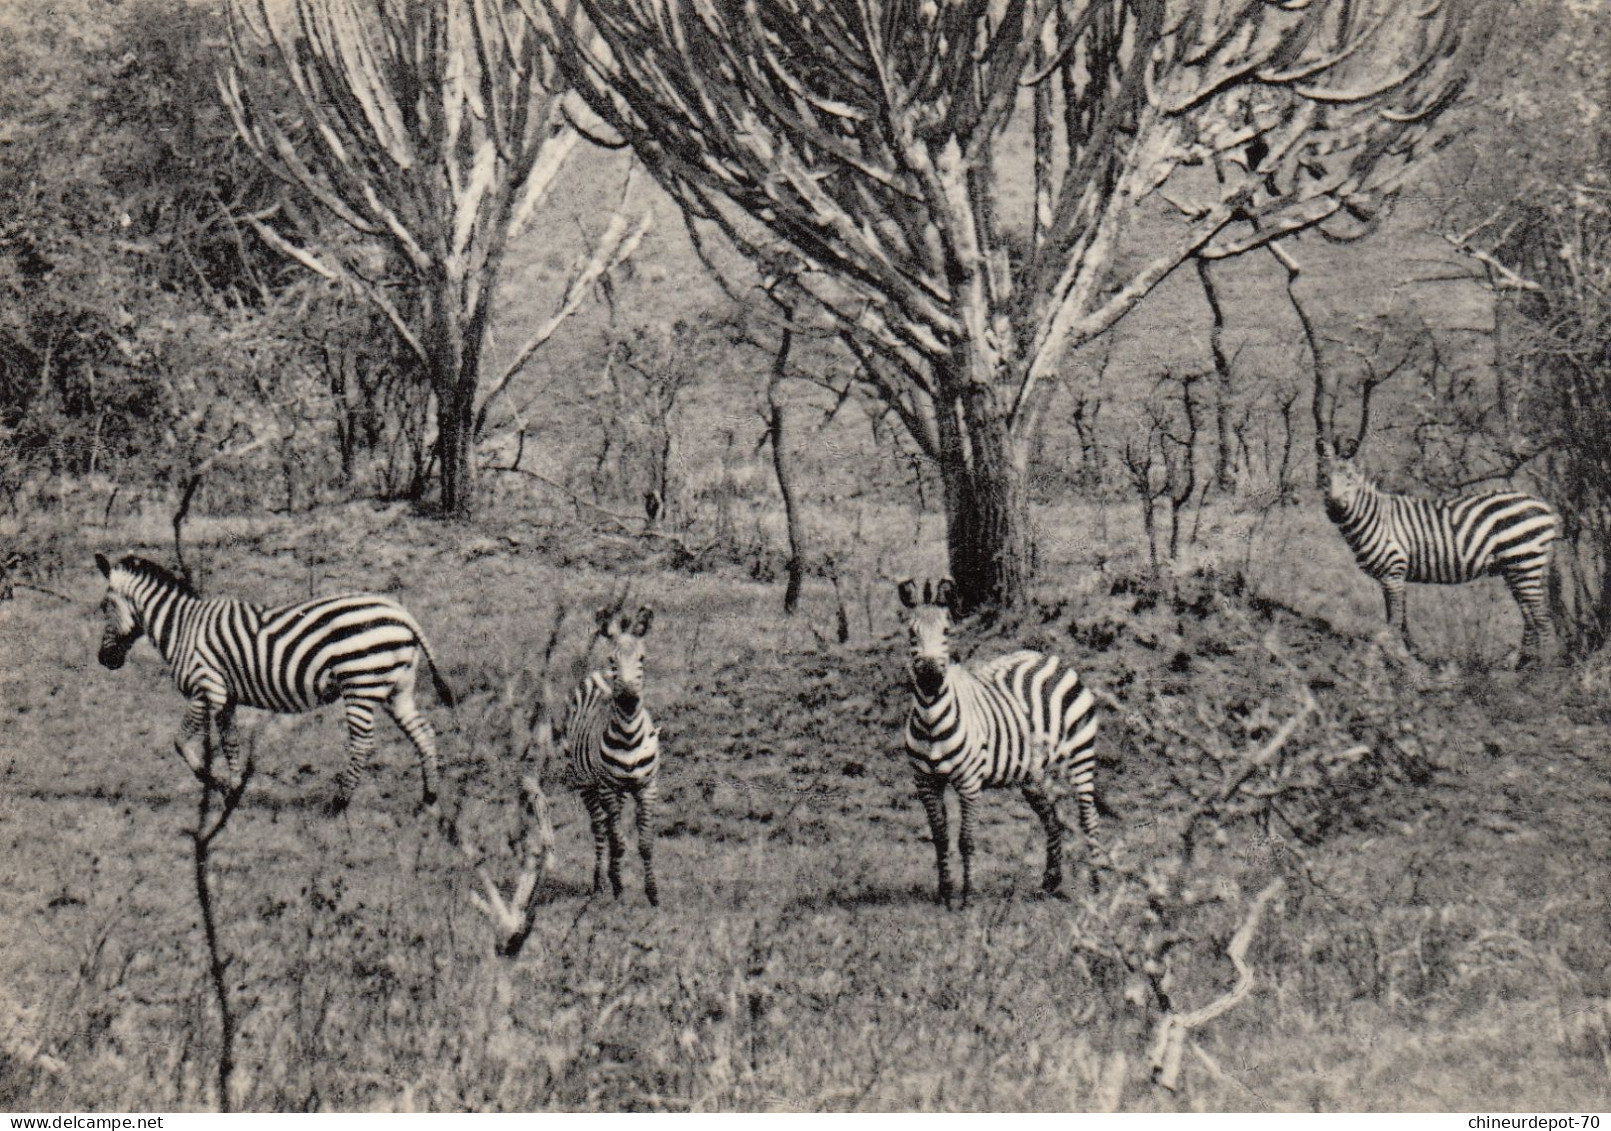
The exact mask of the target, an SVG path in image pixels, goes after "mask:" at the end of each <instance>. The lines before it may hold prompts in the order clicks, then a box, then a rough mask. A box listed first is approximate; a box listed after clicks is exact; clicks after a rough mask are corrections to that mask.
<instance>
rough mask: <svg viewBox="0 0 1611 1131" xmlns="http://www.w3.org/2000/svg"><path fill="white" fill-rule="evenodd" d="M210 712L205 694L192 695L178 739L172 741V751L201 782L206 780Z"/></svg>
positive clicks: (209, 703) (208, 700)
mask: <svg viewBox="0 0 1611 1131" xmlns="http://www.w3.org/2000/svg"><path fill="white" fill-rule="evenodd" d="M212 712H213V707H212V700H211V699H210V698H209V697H208V695H207V693H206V692H200V693H198V694H196V695H192V696H191V697H190V703H189V704H188V705H187V706H186V707H185V720H184V722H182V723H180V724H179V734H178V737H176V738H175V739H174V740H173V748H174V751H175V752H176V753H178V755H179V757H181V758H183V759H184V760H185V765H187V766H189V767H190V772H191V773H192V774H195V775H196V779H197V780H198V781H201V782H205V781H206V780H207V728H208V726H209V725H210V724H211V722H212Z"/></svg>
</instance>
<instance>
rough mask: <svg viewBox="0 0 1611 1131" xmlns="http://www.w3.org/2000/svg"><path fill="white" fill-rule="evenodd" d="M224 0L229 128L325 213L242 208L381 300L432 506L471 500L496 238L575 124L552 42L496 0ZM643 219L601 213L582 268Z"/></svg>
mask: <svg viewBox="0 0 1611 1131" xmlns="http://www.w3.org/2000/svg"><path fill="white" fill-rule="evenodd" d="M228 11H229V17H230V25H229V26H230V48H231V52H232V56H233V60H232V61H233V65H232V67H231V68H230V70H229V72H228V74H227V75H225V76H224V79H223V82H222V86H223V91H224V97H225V101H226V103H227V104H228V105H229V107H230V109H231V111H232V112H233V114H234V117H235V123H236V128H237V129H238V130H239V132H240V134H241V136H242V137H243V138H245V139H246V141H247V143H248V144H249V145H250V146H251V147H252V149H253V150H254V151H255V152H256V153H257V154H258V155H259V156H260V157H261V158H262V160H263V161H264V162H266V163H267V165H268V166H269V168H271V169H272V170H274V171H275V172H276V173H277V174H278V175H279V176H281V177H282V178H284V179H285V180H286V181H287V182H288V183H290V184H292V185H294V186H296V188H297V189H299V190H300V191H301V192H302V193H304V194H306V197H307V198H308V199H309V200H311V201H312V202H314V204H315V207H316V209H317V210H318V211H319V212H321V213H322V215H317V216H313V217H306V216H304V217H302V218H301V222H299V223H297V224H296V225H295V232H296V234H295V235H294V236H293V237H292V238H290V239H288V238H286V236H285V235H284V234H283V233H284V225H283V223H281V222H280V220H281V218H279V217H269V216H261V215H260V216H257V217H255V218H254V225H255V227H256V228H257V231H258V232H259V233H260V234H261V235H262V236H263V238H264V239H266V240H268V241H269V242H270V243H272V244H274V245H275V246H276V247H278V248H279V249H280V250H282V251H284V252H285V253H287V254H288V255H291V256H292V257H294V258H295V259H297V260H298V261H299V262H301V263H302V264H304V265H305V266H307V267H309V268H311V269H313V270H315V271H317V272H319V273H320V274H323V275H326V276H328V277H330V278H332V279H339V280H341V281H343V282H345V283H347V284H350V285H351V286H353V287H355V288H356V289H357V290H358V291H359V292H360V293H362V294H364V295H365V296H366V297H367V298H369V299H370V300H371V301H372V302H374V303H375V304H376V305H377V306H378V307H379V308H380V309H382V310H384V311H385V312H386V315H387V317H388V318H390V320H391V322H392V324H393V325H394V326H395V327H396V329H397V331H398V333H399V334H400V335H401V336H402V338H403V339H404V340H405V341H406V342H407V343H408V346H409V347H410V349H411V350H412V351H413V352H414V354H415V355H416V357H417V358H418V360H419V362H420V364H421V367H422V371H423V372H424V374H425V375H426V377H427V379H428V380H429V382H430V385H431V389H432V391H433V393H434V394H435V397H436V403H437V452H438V456H439V459H440V466H441V477H442V509H443V511H444V512H445V513H447V514H451V515H464V514H467V513H469V512H470V510H471V509H472V507H473V505H474V501H475V494H474V491H475V460H474V443H475V439H476V432H477V431H478V429H479V427H480V425H481V423H483V422H484V420H485V413H484V412H482V411H478V407H477V404H476V398H477V391H478V389H479V388H480V386H481V379H482V371H483V354H484V351H485V348H486V345H487V326H488V315H489V313H490V310H491V306H492V299H493V292H494V289H495V287H496V284H497V281H498V274H499V268H500V266H501V265H502V261H503V256H504V250H505V248H506V246H507V245H508V242H509V240H510V239H511V238H513V236H514V235H515V234H516V233H517V232H518V231H519V229H520V228H521V226H522V225H523V224H524V223H525V222H526V221H527V219H528V218H529V217H530V216H531V214H532V211H533V209H534V208H535V207H536V205H537V204H538V202H539V201H540V200H541V199H542V197H543V196H544V194H545V193H546V192H547V190H548V188H549V187H550V185H552V183H553V181H554V178H555V175H556V174H557V173H558V171H559V169H560V168H561V166H562V165H563V164H564V162H565V159H566V157H567V156H568V155H569V153H570V152H571V151H572V150H573V149H574V147H575V145H576V141H577V133H576V130H575V129H574V127H572V126H571V125H570V123H569V121H568V119H567V117H566V116H565V114H564V112H563V106H562V100H563V89H562V83H561V82H560V81H559V79H558V76H557V74H556V72H555V68H554V67H553V64H552V61H551V56H550V55H549V53H548V52H547V51H546V50H545V47H544V43H543V41H542V38H541V37H540V36H539V35H538V34H536V33H535V32H534V31H533V29H532V26H531V25H530V24H529V23H528V22H527V21H526V20H525V19H523V18H522V17H521V16H520V14H519V13H518V12H515V11H511V10H508V9H507V8H506V6H505V5H504V4H503V3H502V0H284V2H281V3H273V2H271V0H229V2H228ZM265 67H268V68H272V69H274V70H277V71H279V72H282V73H283V74H284V75H286V76H288V77H289V79H290V81H291V84H292V86H293V88H294V92H295V94H294V98H293V99H292V100H291V103H290V104H289V105H286V104H284V102H283V100H281V101H277V100H276V98H275V97H274V96H273V94H272V93H271V92H265V91H263V90H261V89H260V88H259V87H258V86H257V85H255V84H254V82H253V77H254V76H255V75H258V74H261V73H263V68H265ZM330 221H335V222H337V223H336V225H335V229H334V230H335V231H336V232H337V233H341V232H343V231H344V232H345V235H342V234H337V235H335V236H334V237H332V236H331V235H330V233H331V231H332V226H331V223H330ZM644 223H645V224H646V223H647V217H645V220H644ZM642 229H643V225H642V224H640V225H639V227H638V228H637V230H636V231H635V232H633V231H629V229H628V226H627V225H625V224H623V223H620V222H617V223H612V224H611V225H610V226H609V229H608V234H607V236H606V237H605V239H604V240H602V241H601V242H600V244H599V245H598V246H597V247H596V248H595V253H594V257H593V259H592V260H591V261H590V262H589V263H588V264H587V265H586V266H585V267H584V268H582V269H581V270H580V272H579V274H578V280H581V281H586V280H590V279H593V278H596V277H597V275H598V273H599V272H601V271H602V270H606V269H608V268H609V267H610V266H611V265H613V264H614V262H616V261H617V260H618V259H619V258H621V257H622V256H624V255H627V254H630V253H631V250H632V248H633V247H635V246H636V240H637V237H639V236H641V235H642ZM393 266H400V268H401V277H395V276H392V275H391V273H390V270H389V269H390V268H391V267H393ZM576 281H577V280H573V284H574V283H575V282H576ZM577 293H578V287H577V286H575V285H573V286H572V288H571V293H568V294H567V296H566V298H565V300H564V302H563V303H562V306H561V310H560V313H559V315H557V316H556V317H563V315H564V314H567V313H569V312H570V311H571V310H573V309H575V301H574V300H575V298H576V297H577ZM550 321H551V322H552V321H553V320H550ZM545 330H546V331H547V332H551V331H552V326H551V325H549V326H546V327H545ZM530 348H531V347H528V348H527V349H525V350H522V351H521V352H520V354H519V358H520V359H521V360H524V359H525V358H526V357H529V356H530ZM504 376H505V378H507V377H508V376H509V374H507V373H506V374H505V375H504ZM503 384H507V381H504V382H503ZM501 387H502V385H500V388H501ZM482 407H483V408H484V406H482Z"/></svg>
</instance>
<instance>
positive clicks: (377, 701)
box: [95, 554, 453, 812]
mask: <svg viewBox="0 0 1611 1131" xmlns="http://www.w3.org/2000/svg"><path fill="white" fill-rule="evenodd" d="M95 564H96V566H97V567H99V569H100V571H101V573H102V574H103V575H104V576H105V577H106V579H107V591H106V596H105V598H104V599H103V600H102V602H101V608H102V611H103V612H104V613H105V614H106V628H105V631H104V632H103V634H102V636H101V646H100V652H99V656H98V659H99V660H100V662H101V664H102V665H103V666H105V667H107V668H109V669H111V670H113V671H116V670H117V669H118V668H121V667H122V666H123V662H124V660H125V659H126V658H127V656H128V652H129V649H130V648H131V647H132V646H133V645H134V643H135V642H136V641H137V640H139V638H140V637H141V636H142V635H144V636H149V637H150V638H151V643H152V645H153V646H155V648H156V650H157V652H158V653H160V654H161V656H162V658H163V660H164V661H165V662H166V663H167V665H168V669H169V671H170V673H171V674H172V676H173V682H174V685H175V686H176V687H178V689H179V692H180V694H182V695H184V696H185V697H186V698H187V699H188V700H189V701H190V706H189V709H188V710H187V711H186V713H185V719H184V723H183V725H182V726H181V727H180V730H179V735H178V737H177V738H176V739H175V740H174V748H175V749H176V750H177V751H178V753H179V755H180V757H182V758H183V759H184V760H185V763H186V764H187V765H188V766H189V767H190V769H191V772H193V773H194V774H195V775H196V776H197V777H198V778H205V776H206V761H205V759H204V756H203V755H204V752H205V743H206V740H207V732H208V728H209V725H211V724H213V723H216V724H217V727H218V737H219V745H220V746H221V747H222V749H223V752H224V758H225V764H226V766H227V768H228V771H229V774H230V776H231V778H232V779H234V778H236V776H237V775H238V773H239V768H238V766H237V752H238V749H239V743H238V738H237V735H236V732H235V711H236V709H237V708H238V707H254V708H258V709H261V710H265V711H274V712H277V713H280V714H301V713H303V712H305V711H311V710H314V709H315V708H317V707H320V706H324V705H325V704H329V703H334V702H335V701H336V700H338V699H339V700H341V702H342V704H343V706H344V707H345V709H346V716H347V752H348V755H347V765H346V767H345V768H344V769H342V770H341V772H340V773H339V774H338V775H337V777H336V793H335V796H334V797H333V799H332V800H331V802H330V804H329V809H330V810H331V811H332V812H340V811H341V810H342V809H344V808H346V806H347V803H348V801H349V800H350V799H351V796H352V791H353V790H354V789H355V788H357V785H358V780H359V778H360V777H361V776H362V774H363V771H364V769H365V767H366V766H368V764H369V762H370V758H371V755H372V754H373V753H374V749H375V711H376V709H377V708H384V709H385V710H386V711H387V713H389V714H390V715H391V717H392V718H393V719H394V720H396V722H397V725H398V727H400V728H401V729H402V731H403V733H404V734H405V735H407V736H408V739H409V741H410V742H412V743H413V745H414V749H415V751H416V752H417V753H418V755H419V762H420V777H421V787H422V798H423V802H422V803H423V805H424V806H426V807H431V806H434V805H435V802H436V774H437V754H436V732H435V731H434V730H433V729H432V727H431V723H430V720H428V719H427V718H426V717H425V716H424V715H422V714H421V713H420V711H419V708H418V707H417V706H416V704H415V702H414V688H415V681H416V680H417V678H418V676H419V666H420V661H421V660H424V661H426V662H428V663H429V664H430V665H431V676H432V680H433V682H434V684H435V688H436V694H437V696H438V698H440V699H441V701H442V703H443V704H444V705H446V706H449V707H451V706H453V693H452V691H451V690H449V688H448V686H447V684H446V683H445V682H444V681H443V679H442V677H441V675H440V674H439V673H438V671H437V665H436V660H435V658H434V657H433V656H432V655H431V650H430V646H429V645H428V644H426V642H425V634H424V633H423V632H422V631H421V629H420V626H419V624H418V623H417V622H416V621H415V620H414V618H413V617H412V616H410V615H409V613H408V611H407V610H406V609H404V608H403V607H402V606H401V605H399V604H398V603H397V602H396V601H393V600H392V599H391V598H389V597H381V596H377V595H374V594H354V595H349V596H341V597H318V598H315V599H313V600H311V601H299V602H297V603H296V604H293V605H281V606H279V607H277V608H265V607H263V606H260V605H254V604H250V603H248V602H246V601H237V600H232V599H228V598H219V599H212V600H204V599H202V598H201V597H199V596H197V594H196V592H195V590H193V589H192V588H191V587H190V585H189V583H188V582H186V581H185V580H184V579H182V578H180V577H178V576H176V575H174V574H173V573H170V572H169V571H168V570H166V569H164V568H163V567H162V566H160V565H157V564H156V563H155V562H150V561H147V560H145V559H144V558H139V557H135V556H133V555H129V556H127V557H124V558H122V559H121V560H119V561H118V562H117V563H115V564H114V563H112V562H110V561H108V560H107V559H106V558H105V557H104V556H103V555H101V554H96V555H95Z"/></svg>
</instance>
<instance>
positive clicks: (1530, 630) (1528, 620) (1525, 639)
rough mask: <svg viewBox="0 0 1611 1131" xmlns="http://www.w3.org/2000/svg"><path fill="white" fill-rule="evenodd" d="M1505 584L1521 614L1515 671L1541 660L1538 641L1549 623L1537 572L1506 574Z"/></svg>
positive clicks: (1541, 585)
mask: <svg viewBox="0 0 1611 1131" xmlns="http://www.w3.org/2000/svg"><path fill="white" fill-rule="evenodd" d="M1505 585H1506V587H1507V588H1508V589H1509V590H1510V595H1511V596H1512V597H1514V598H1515V600H1516V607H1517V608H1518V609H1520V610H1521V615H1522V642H1521V654H1520V655H1519V656H1518V657H1517V659H1516V667H1517V669H1518V670H1519V669H1521V668H1526V667H1531V666H1532V665H1533V664H1534V663H1537V662H1539V661H1541V660H1542V659H1543V656H1542V655H1541V653H1540V649H1539V644H1540V638H1541V637H1542V635H1543V632H1544V630H1545V629H1546V628H1547V627H1548V624H1549V619H1548V615H1547V614H1546V612H1545V608H1544V576H1543V574H1542V573H1541V572H1514V573H1507V574H1505Z"/></svg>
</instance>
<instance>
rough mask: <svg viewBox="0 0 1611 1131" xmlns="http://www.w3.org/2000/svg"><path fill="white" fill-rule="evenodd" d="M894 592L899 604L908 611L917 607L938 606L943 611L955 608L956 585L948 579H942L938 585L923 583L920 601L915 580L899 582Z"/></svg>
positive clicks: (908, 579) (931, 582) (929, 582)
mask: <svg viewBox="0 0 1611 1131" xmlns="http://www.w3.org/2000/svg"><path fill="white" fill-rule="evenodd" d="M895 591H896V593H898V594H899V595H900V599H901V604H902V605H905V606H906V607H907V608H908V609H915V608H917V607H918V606H919V605H938V606H940V607H941V608H944V609H954V607H955V598H956V583H955V582H954V581H952V580H951V579H950V578H949V577H942V578H941V579H940V580H939V582H938V583H936V582H933V581H924V582H923V595H922V598H921V599H919V597H918V592H917V580H916V579H915V578H910V577H909V578H907V579H906V580H905V581H902V582H900V583H899V584H897V585H896V587H895Z"/></svg>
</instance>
